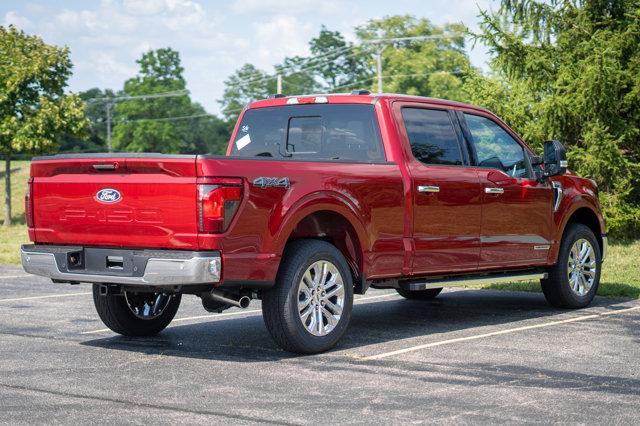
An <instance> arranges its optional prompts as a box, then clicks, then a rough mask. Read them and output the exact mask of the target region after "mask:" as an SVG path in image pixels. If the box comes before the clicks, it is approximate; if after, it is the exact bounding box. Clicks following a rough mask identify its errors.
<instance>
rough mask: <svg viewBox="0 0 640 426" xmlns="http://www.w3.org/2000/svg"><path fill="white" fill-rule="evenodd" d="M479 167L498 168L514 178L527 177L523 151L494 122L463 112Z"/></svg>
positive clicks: (520, 146) (527, 170)
mask: <svg viewBox="0 0 640 426" xmlns="http://www.w3.org/2000/svg"><path fill="white" fill-rule="evenodd" d="M465 119H466V121H467V127H468V128H469V132H470V133H471V138H472V141H471V143H472V144H473V147H474V148H475V152H476V157H477V160H478V166H479V167H487V168H491V169H498V170H501V171H503V172H505V173H506V174H508V175H509V176H512V177H514V178H528V177H529V169H528V167H527V162H526V160H525V155H526V154H525V151H524V148H523V147H522V145H520V143H518V141H516V140H515V139H514V138H513V137H511V135H510V134H509V133H507V131H506V130H504V129H503V128H502V127H500V126H499V125H498V124H497V123H496V122H494V121H493V120H490V119H488V118H486V117H481V116H479V115H473V114H465Z"/></svg>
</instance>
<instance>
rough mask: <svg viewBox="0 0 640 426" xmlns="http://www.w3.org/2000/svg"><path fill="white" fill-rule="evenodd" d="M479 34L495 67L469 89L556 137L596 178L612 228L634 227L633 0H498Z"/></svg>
mask: <svg viewBox="0 0 640 426" xmlns="http://www.w3.org/2000/svg"><path fill="white" fill-rule="evenodd" d="M481 29H482V31H481V33H480V34H478V35H477V37H478V38H479V39H480V40H481V41H483V42H484V43H486V44H487V45H488V46H489V47H490V49H491V52H492V55H493V56H492V61H491V65H492V67H493V69H494V71H495V72H494V75H493V76H491V77H490V78H487V79H483V78H481V77H478V76H471V77H470V78H469V79H468V80H467V82H466V83H465V89H466V91H467V93H468V96H469V98H470V99H471V100H472V101H473V102H476V103H479V104H481V105H485V106H487V107H489V108H492V109H494V110H496V112H498V113H500V114H501V115H503V116H504V117H507V119H508V121H509V123H510V124H511V125H512V127H514V129H515V130H516V131H518V132H519V133H521V134H522V135H524V137H525V138H527V139H528V141H529V142H531V143H532V144H533V145H534V146H541V143H542V141H543V140H545V139H551V138H555V139H560V140H562V141H563V142H564V143H565V145H566V146H567V149H568V155H569V161H570V167H571V168H572V169H574V170H576V171H577V172H578V173H580V174H581V175H584V176H588V177H591V178H593V179H595V180H596V181H597V182H598V185H599V188H600V201H601V204H602V206H603V210H604V212H605V216H606V218H607V223H608V227H609V230H610V232H611V233H612V234H613V235H617V236H625V235H626V236H631V235H637V233H638V231H640V143H639V142H640V78H638V76H640V2H639V1H638V0H551V1H548V2H541V1H530V0H519V1H515V0H503V1H502V4H501V8H500V10H499V11H498V12H495V13H489V12H486V11H485V12H482V26H481Z"/></svg>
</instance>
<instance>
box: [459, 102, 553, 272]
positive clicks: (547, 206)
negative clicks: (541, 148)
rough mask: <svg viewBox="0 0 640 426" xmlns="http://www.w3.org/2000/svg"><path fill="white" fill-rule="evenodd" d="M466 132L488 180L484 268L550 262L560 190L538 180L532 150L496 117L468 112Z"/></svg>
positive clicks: (484, 187)
mask: <svg viewBox="0 0 640 426" xmlns="http://www.w3.org/2000/svg"><path fill="white" fill-rule="evenodd" d="M459 117H460V118H461V121H463V123H464V122H466V128H464V125H463V128H464V130H465V134H466V135H467V137H468V138H469V139H470V142H471V143H470V145H471V148H472V149H471V151H472V158H473V160H474V161H475V164H476V165H477V166H478V169H477V171H478V176H479V178H480V183H481V184H482V192H483V193H482V196H483V201H482V232H481V237H480V241H481V246H482V248H481V254H480V268H482V269H489V268H496V267H500V268H504V267H520V266H534V265H539V264H544V263H546V261H547V256H548V253H549V248H550V245H551V239H552V227H551V225H552V223H551V221H552V212H553V198H554V190H553V188H552V186H551V184H550V182H544V183H541V182H538V181H537V180H536V179H534V176H533V173H532V170H531V166H530V164H529V160H528V155H529V154H528V151H527V149H525V146H524V145H523V144H521V143H520V142H519V141H518V140H517V139H516V138H515V135H512V134H511V133H510V132H509V131H507V130H506V128H504V127H502V125H500V124H499V123H498V122H497V121H495V120H494V119H493V118H492V117H490V116H485V115H479V114H476V113H474V114H470V113H465V114H464V115H463V116H462V115H459Z"/></svg>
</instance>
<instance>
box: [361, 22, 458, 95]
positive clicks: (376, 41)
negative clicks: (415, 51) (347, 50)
mask: <svg viewBox="0 0 640 426" xmlns="http://www.w3.org/2000/svg"><path fill="white" fill-rule="evenodd" d="M446 37H447V36H445V35H425V36H412V37H392V38H374V39H370V40H363V41H362V42H361V44H362V45H366V44H376V45H377V50H376V74H377V77H378V93H382V92H383V87H382V51H383V50H384V48H385V43H393V42H398V41H419V40H440V39H443V38H446Z"/></svg>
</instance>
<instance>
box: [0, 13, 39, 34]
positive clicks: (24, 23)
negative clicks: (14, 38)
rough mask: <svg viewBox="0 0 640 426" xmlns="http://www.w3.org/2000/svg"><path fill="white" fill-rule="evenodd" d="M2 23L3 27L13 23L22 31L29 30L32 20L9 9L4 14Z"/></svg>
mask: <svg viewBox="0 0 640 426" xmlns="http://www.w3.org/2000/svg"><path fill="white" fill-rule="evenodd" d="M2 25H3V26H5V27H8V26H9V25H13V26H15V27H16V28H19V29H21V30H24V31H27V30H29V29H30V28H31V27H32V26H33V24H32V22H31V21H30V20H29V19H28V18H26V17H24V16H20V15H18V13H16V12H14V11H9V12H7V13H6V14H5V15H4V22H3V23H2Z"/></svg>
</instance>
